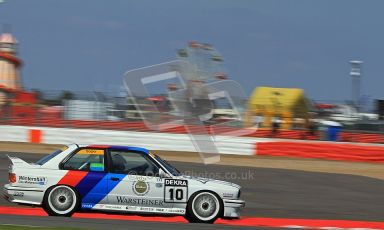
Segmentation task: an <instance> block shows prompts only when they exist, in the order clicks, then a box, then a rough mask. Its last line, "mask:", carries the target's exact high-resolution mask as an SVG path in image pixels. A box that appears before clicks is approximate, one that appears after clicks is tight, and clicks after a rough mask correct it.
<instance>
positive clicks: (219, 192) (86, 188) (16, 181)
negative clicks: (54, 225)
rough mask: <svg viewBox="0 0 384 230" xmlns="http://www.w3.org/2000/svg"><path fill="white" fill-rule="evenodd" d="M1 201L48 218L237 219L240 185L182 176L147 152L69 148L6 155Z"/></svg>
mask: <svg viewBox="0 0 384 230" xmlns="http://www.w3.org/2000/svg"><path fill="white" fill-rule="evenodd" d="M9 159H10V160H11V162H12V163H11V165H10V168H9V184H6V185H4V192H5V196H6V197H7V199H8V200H9V201H11V202H14V203H19V204H29V205H41V206H42V207H43V208H44V210H45V211H46V212H47V213H48V214H49V215H55V216H71V215H72V214H73V213H74V212H75V211H76V210H78V209H84V210H103V211H119V212H134V213H148V214H170V215H183V216H185V218H186V219H187V220H188V221H190V222H200V223H213V222H214V221H215V220H216V219H217V218H219V217H222V218H238V217H240V209H241V208H242V207H244V204H245V202H244V201H242V200H240V199H239V197H240V186H239V185H236V184H233V183H229V182H225V181H218V180H212V179H206V178H198V177H190V176H185V175H182V174H181V173H180V172H179V171H178V170H177V169H176V168H174V167H173V166H172V165H170V164H169V163H168V162H167V161H165V160H163V159H161V158H160V157H159V156H157V155H154V154H152V153H151V152H149V151H148V150H147V149H144V148H137V147H128V146H100V145H89V146H85V145H77V144H71V145H68V146H66V147H65V148H63V149H61V150H57V151H55V152H54V153H52V154H50V155H47V156H45V157H43V158H42V159H40V160H39V161H37V162H36V163H33V164H30V163H27V162H25V161H23V160H21V159H20V158H17V157H9Z"/></svg>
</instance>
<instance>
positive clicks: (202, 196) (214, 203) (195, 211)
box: [185, 191, 224, 224]
mask: <svg viewBox="0 0 384 230" xmlns="http://www.w3.org/2000/svg"><path fill="white" fill-rule="evenodd" d="M223 208H224V207H223V202H222V201H221V199H220V197H218V196H217V195H216V194H214V193H212V192H209V191H203V192H198V193H196V194H194V195H192V196H191V198H190V199H189V201H188V205H187V213H186V215H185V218H186V219H187V220H188V221H189V222H191V223H207V224H211V223H213V222H215V220H216V219H217V218H219V217H220V216H221V215H222V212H223Z"/></svg>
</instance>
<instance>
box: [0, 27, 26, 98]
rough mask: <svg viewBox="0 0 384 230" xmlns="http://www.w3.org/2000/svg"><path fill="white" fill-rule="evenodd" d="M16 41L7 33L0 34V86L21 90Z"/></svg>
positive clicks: (19, 63) (19, 61) (19, 64)
mask: <svg viewBox="0 0 384 230" xmlns="http://www.w3.org/2000/svg"><path fill="white" fill-rule="evenodd" d="M17 44H18V43H17V41H16V39H15V38H14V37H13V36H12V35H11V34H9V33H4V34H1V35H0V88H2V89H3V90H16V91H19V90H21V88H22V86H21V82H20V73H19V68H20V66H21V60H20V59H19V58H18V57H17V56H16V55H17Z"/></svg>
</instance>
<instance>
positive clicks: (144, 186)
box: [132, 180, 150, 196]
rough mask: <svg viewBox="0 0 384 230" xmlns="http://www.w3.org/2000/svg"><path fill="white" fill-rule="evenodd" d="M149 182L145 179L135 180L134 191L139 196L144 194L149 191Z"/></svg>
mask: <svg viewBox="0 0 384 230" xmlns="http://www.w3.org/2000/svg"><path fill="white" fill-rule="evenodd" d="M149 189H150V186H149V183H147V182H145V181H144V180H138V181H135V182H133V186H132V191H133V192H134V193H135V194H136V195H138V196H144V195H146V194H147V193H148V192H149Z"/></svg>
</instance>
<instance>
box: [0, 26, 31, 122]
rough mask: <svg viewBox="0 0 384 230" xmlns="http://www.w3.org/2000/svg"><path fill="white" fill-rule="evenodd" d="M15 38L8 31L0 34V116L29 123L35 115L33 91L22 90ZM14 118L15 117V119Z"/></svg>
mask: <svg viewBox="0 0 384 230" xmlns="http://www.w3.org/2000/svg"><path fill="white" fill-rule="evenodd" d="M17 45H18V42H17V40H16V39H15V38H14V37H13V36H12V35H11V34H9V33H4V34H1V35H0V116H1V118H2V119H7V118H12V119H13V120H15V121H16V122H17V124H22V123H25V124H29V123H31V122H32V120H33V119H34V117H35V115H36V104H37V99H36V95H35V93H31V92H26V91H24V90H23V87H22V85H21V80H20V67H21V65H22V62H21V60H20V59H19V58H18V57H17ZM15 118H16V119H15Z"/></svg>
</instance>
